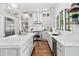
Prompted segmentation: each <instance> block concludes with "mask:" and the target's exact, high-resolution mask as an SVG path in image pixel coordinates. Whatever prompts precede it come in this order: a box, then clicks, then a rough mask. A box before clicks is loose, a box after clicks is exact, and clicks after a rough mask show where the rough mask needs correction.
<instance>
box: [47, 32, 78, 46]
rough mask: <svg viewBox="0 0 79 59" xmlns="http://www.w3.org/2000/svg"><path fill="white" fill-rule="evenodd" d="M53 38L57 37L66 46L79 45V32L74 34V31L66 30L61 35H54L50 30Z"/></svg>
mask: <svg viewBox="0 0 79 59" xmlns="http://www.w3.org/2000/svg"><path fill="white" fill-rule="evenodd" d="M48 33H49V34H50V35H51V37H52V38H54V39H56V40H57V41H58V42H60V43H61V44H63V45H64V46H79V36H78V34H73V33H72V32H67V31H64V32H62V33H61V34H60V35H59V36H54V35H52V32H48Z"/></svg>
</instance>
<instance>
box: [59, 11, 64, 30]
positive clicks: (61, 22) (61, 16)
mask: <svg viewBox="0 0 79 59" xmlns="http://www.w3.org/2000/svg"><path fill="white" fill-rule="evenodd" d="M60 30H63V11H61V12H60Z"/></svg>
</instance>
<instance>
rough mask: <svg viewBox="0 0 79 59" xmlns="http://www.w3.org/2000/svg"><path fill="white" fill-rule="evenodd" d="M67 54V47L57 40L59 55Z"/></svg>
mask: <svg viewBox="0 0 79 59" xmlns="http://www.w3.org/2000/svg"><path fill="white" fill-rule="evenodd" d="M64 54H65V47H64V46H63V45H62V44H61V43H60V42H58V41H57V56H64Z"/></svg>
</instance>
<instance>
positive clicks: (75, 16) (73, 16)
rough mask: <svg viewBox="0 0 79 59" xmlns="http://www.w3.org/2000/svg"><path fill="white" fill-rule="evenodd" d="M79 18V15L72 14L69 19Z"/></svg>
mask: <svg viewBox="0 0 79 59" xmlns="http://www.w3.org/2000/svg"><path fill="white" fill-rule="evenodd" d="M78 16H79V14H72V15H71V17H72V18H77V17H78Z"/></svg>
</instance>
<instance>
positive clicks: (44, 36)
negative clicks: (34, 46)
mask: <svg viewBox="0 0 79 59" xmlns="http://www.w3.org/2000/svg"><path fill="white" fill-rule="evenodd" d="M47 35H48V34H47V33H46V32H45V31H42V40H47V39H48V36H47Z"/></svg>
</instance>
